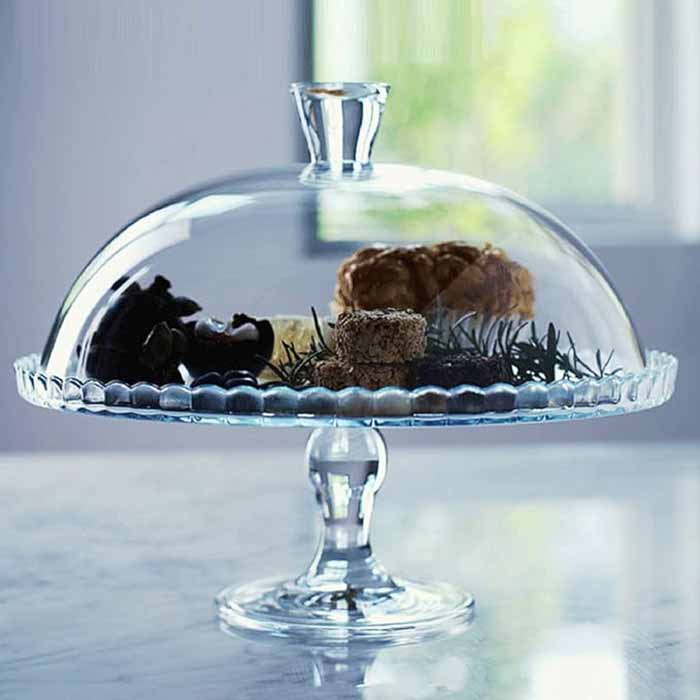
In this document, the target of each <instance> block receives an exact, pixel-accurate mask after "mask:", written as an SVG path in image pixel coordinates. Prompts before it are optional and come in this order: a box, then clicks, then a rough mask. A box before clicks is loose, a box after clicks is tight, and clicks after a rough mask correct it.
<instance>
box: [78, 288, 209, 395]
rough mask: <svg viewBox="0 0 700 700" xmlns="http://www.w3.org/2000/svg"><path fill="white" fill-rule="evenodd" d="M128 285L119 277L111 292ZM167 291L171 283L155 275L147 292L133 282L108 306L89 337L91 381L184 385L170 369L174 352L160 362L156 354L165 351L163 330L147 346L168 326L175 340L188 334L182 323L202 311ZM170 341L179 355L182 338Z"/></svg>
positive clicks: (190, 301) (176, 373)
mask: <svg viewBox="0 0 700 700" xmlns="http://www.w3.org/2000/svg"><path fill="white" fill-rule="evenodd" d="M126 281H127V280H126V279H125V278H120V279H119V280H117V281H116V282H115V283H114V284H113V285H112V289H113V290H114V291H116V290H118V289H119V288H120V287H121V286H123V285H124V284H125V283H126ZM169 290H170V281H169V280H167V279H166V278H165V277H162V276H161V275H157V276H156V278H155V279H154V280H153V282H152V283H151V285H150V286H149V287H146V288H145V289H142V288H141V286H140V285H139V283H138V282H134V283H133V284H131V285H129V286H128V287H127V288H126V289H125V290H124V291H123V292H122V293H121V294H120V295H119V296H118V297H117V298H116V299H115V300H114V301H112V303H110V305H109V307H108V308H107V311H106V312H105V314H104V316H103V317H102V319H101V320H100V322H99V324H98V326H97V329H96V330H95V332H94V334H93V335H92V337H91V338H90V346H89V349H88V351H87V357H86V358H85V372H86V374H87V376H89V377H92V378H94V379H99V380H101V381H103V382H107V381H110V380H113V379H119V380H121V381H123V382H127V383H130V384H133V383H136V382H139V381H147V382H153V383H156V384H158V383H161V382H160V380H161V379H162V378H163V377H164V376H167V381H169V382H181V381H182V379H181V377H180V375H179V372H177V371H176V369H175V370H174V369H173V366H172V363H173V362H174V359H175V355H173V354H172V348H171V354H170V355H168V356H167V358H160V357H158V358H156V357H155V355H154V354H153V352H154V347H155V345H157V346H158V347H159V348H162V347H165V346H167V341H163V339H164V338H165V335H166V333H165V331H164V330H163V328H162V327H161V328H160V330H158V331H156V335H155V336H154V338H151V344H149V346H148V347H144V344H145V343H146V341H147V339H148V338H149V336H150V335H151V334H152V333H153V332H154V330H155V328H156V326H159V324H165V327H167V328H168V329H169V330H170V332H171V335H172V333H174V332H175V331H178V333H181V334H183V336H184V335H186V334H185V325H184V323H183V321H182V318H183V317H187V316H191V315H192V314H195V313H196V312H197V311H199V310H200V307H199V305H198V304H197V303H196V302H195V301H192V299H188V298H187V297H176V296H173V295H172V294H171V293H170V291H169ZM161 341H163V342H161ZM171 342H174V345H173V347H176V351H175V352H176V353H180V352H181V351H182V339H181V338H180V336H179V335H178V336H177V338H176V340H174V341H173V340H172V338H171ZM154 344H155V345H154ZM168 363H170V364H169V365H168ZM166 366H167V369H166ZM171 370H172V371H171Z"/></svg>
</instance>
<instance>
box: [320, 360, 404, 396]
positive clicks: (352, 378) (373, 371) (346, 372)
mask: <svg viewBox="0 0 700 700" xmlns="http://www.w3.org/2000/svg"><path fill="white" fill-rule="evenodd" d="M314 377H315V380H316V384H317V385H318V386H323V387H326V388H327V389H332V390H334V391H340V390H341V389H347V388H348V387H351V386H359V387H363V388H364V389H372V390H374V389H382V388H383V387H386V386H399V387H407V386H408V385H409V379H410V367H409V365H407V364H377V363H358V364H356V365H347V364H345V363H344V362H342V361H341V360H337V359H334V360H323V361H321V362H319V363H318V364H317V365H316V366H315V368H314Z"/></svg>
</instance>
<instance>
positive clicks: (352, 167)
mask: <svg viewBox="0 0 700 700" xmlns="http://www.w3.org/2000/svg"><path fill="white" fill-rule="evenodd" d="M291 93H292V95H293V96H294V100H295V102H296V105H297V110H298V112H299V119H300V120H301V128H302V130H303V132H304V136H305V137H306V143H307V145H308V147H309V155H310V157H311V163H312V165H313V168H314V170H316V171H317V172H320V171H328V172H330V173H331V174H341V173H343V172H354V173H357V172H362V171H365V170H368V169H370V168H371V163H370V159H371V156H372V146H373V145H374V140H375V138H376V137H377V132H378V131H379V124H380V122H381V119H382V113H383V112H384V105H385V104H386V98H387V95H388V94H389V86H388V85H387V84H386V83H292V86H291Z"/></svg>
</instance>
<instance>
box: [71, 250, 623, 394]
mask: <svg viewBox="0 0 700 700" xmlns="http://www.w3.org/2000/svg"><path fill="white" fill-rule="evenodd" d="M112 289H113V291H114V292H115V299H114V301H113V302H112V303H110V304H108V306H107V309H106V311H105V313H104V314H103V315H102V317H101V319H100V320H99V323H98V324H97V327H96V329H95V331H94V333H93V335H92V337H91V339H90V343H89V350H88V352H87V353H86V357H85V360H84V361H85V365H84V366H85V373H86V374H87V375H88V376H89V377H91V378H94V379H99V380H101V381H104V382H108V381H111V380H120V381H123V382H129V383H132V384H133V383H136V382H151V383H153V384H157V385H163V384H186V385H189V386H191V387H197V386H203V385H214V386H219V387H222V388H225V389H230V388H233V387H237V386H250V387H258V388H267V387H271V386H288V387H290V388H292V389H304V388H307V387H309V386H320V387H325V388H327V389H331V390H335V391H339V390H342V389H345V388H348V387H362V388H364V389H370V390H376V389H381V388H384V387H400V388H409V389H410V388H416V387H421V386H437V387H444V388H453V387H457V386H460V385H465V384H469V385H475V386H478V387H486V386H489V385H491V384H496V383H507V384H514V385H518V384H522V383H524V382H527V381H541V382H553V381H555V380H556V379H561V378H569V379H573V378H577V379H580V378H583V377H593V378H597V379H600V378H602V377H604V376H609V375H613V374H615V373H617V372H619V371H620V369H619V368H617V367H615V366H614V364H613V356H614V349H611V350H610V351H609V353H608V354H607V355H605V357H603V354H602V352H601V350H597V351H596V352H595V362H594V363H593V364H591V363H589V362H585V361H584V360H583V359H582V358H581V357H580V355H579V353H578V350H577V347H576V344H575V341H574V339H573V338H572V337H571V335H569V334H568V333H566V332H564V337H562V331H561V330H560V329H557V328H556V327H555V326H554V324H552V323H549V325H548V327H547V328H546V329H545V331H544V332H543V333H542V334H540V332H539V331H538V328H537V326H536V324H535V322H534V321H533V320H532V318H533V316H534V306H535V289H534V282H533V277H532V274H531V273H530V271H529V270H527V269H526V268H525V267H523V266H522V265H520V264H519V263H517V262H516V261H514V260H511V259H510V258H509V257H508V255H507V254H506V253H505V251H503V250H501V249H499V248H495V247H493V246H492V245H491V244H489V243H487V244H485V245H484V246H483V247H481V248H479V247H475V246H472V245H468V244H466V243H460V242H456V241H453V242H447V243H440V244H437V245H432V246H421V245H414V246H370V247H364V248H361V249H359V250H357V251H356V252H355V253H353V254H352V255H351V256H350V257H348V258H347V259H346V260H344V261H343V262H342V263H341V264H340V266H339V268H338V271H337V281H336V286H335V290H334V293H333V300H332V302H331V304H330V307H331V309H332V311H333V312H335V314H336V315H334V316H331V317H323V318H322V317H320V316H319V314H318V313H317V312H316V310H315V309H311V314H310V315H309V316H308V317H303V316H292V317H285V316H277V317H272V318H255V317H252V316H249V315H247V314H245V313H234V314H233V315H232V316H231V318H230V319H228V320H226V321H224V320H220V319H217V318H212V317H207V316H199V317H197V316H198V315H199V313H200V312H201V311H202V309H201V307H200V306H199V304H198V303H197V302H196V301H193V300H192V299H190V298H188V297H184V296H175V295H174V294H173V293H172V291H171V283H170V281H169V280H167V279H166V278H165V277H162V276H160V275H158V276H156V277H155V279H154V280H153V282H152V283H151V284H150V286H148V287H145V288H142V287H141V286H140V285H139V284H138V283H136V282H134V283H131V284H128V281H127V280H123V279H121V280H118V281H117V283H116V284H115V285H113V288H112Z"/></svg>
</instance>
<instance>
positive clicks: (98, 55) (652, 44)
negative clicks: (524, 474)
mask: <svg viewBox="0 0 700 700" xmlns="http://www.w3.org/2000/svg"><path fill="white" fill-rule="evenodd" d="M517 5H520V6H527V7H528V8H530V9H529V10H528V13H529V14H525V15H522V14H520V15H519V14H517V13H515V14H514V10H513V7H514V6H517ZM438 7H439V8H440V11H439V12H438V11H436V8H438ZM586 7H587V9H586V10H582V5H581V3H578V2H576V1H575V0H570V1H567V2H558V1H555V0H536V1H534V0H533V2H530V3H524V4H518V3H507V2H504V1H501V0H499V1H498V2H493V3H486V2H480V1H478V0H471V1H466V0H465V1H464V2H447V1H445V2H444V3H432V2H426V1H420V0H415V1H414V2H408V1H406V2H403V1H402V2H395V0H381V2H377V3H373V2H369V3H368V2H365V1H361V0H358V1H357V2H352V3H340V2H330V1H327V0H317V1H316V2H315V3H314V2H310V0H288V1H285V2H276V1H273V0H266V1H263V2H255V3H250V2H238V1H235V0H203V1H201V2H196V1H195V0H149V2H147V3H137V2H132V1H131V0H110V1H109V2H95V1H94V0H31V1H26V0H1V1H0V148H1V150H0V153H1V159H0V236H1V237H2V238H1V240H2V249H1V253H0V273H1V275H0V279H1V280H2V290H3V293H4V304H3V305H2V308H3V314H2V318H1V320H0V329H1V330H2V340H1V341H0V366H1V367H3V368H4V369H3V371H2V372H0V414H1V416H2V420H1V421H0V449H3V450H24V449H38V450H39V449H40V450H45V449H98V448H105V449H120V450H121V449H124V450H128V449H135V448H143V447H149V448H150V447H153V448H158V447H163V446H168V447H180V446H181V447H192V446H203V445H214V446H226V445H231V446H237V445H241V444H245V445H252V444H254V442H255V440H259V439H260V438H261V435H260V433H259V432H258V431H256V430H254V429H250V430H249V429H237V430H226V429H224V428H215V427H201V426H197V427H192V426H178V427H177V428H175V427H173V426H172V425H157V424H151V423H137V422H127V421H106V420H103V419H87V418H85V419H82V418H76V417H74V416H66V415H61V414H58V413H53V412H47V411H42V410H39V409H36V408H34V407H32V406H29V405H28V404H25V403H23V402H22V401H21V400H20V399H19V398H18V397H17V395H16V392H15V388H14V378H13V376H12V373H11V363H12V361H13V360H14V358H15V357H17V356H18V355H20V354H25V353H27V352H31V351H39V350H40V349H41V348H42V345H43V342H44V339H45V337H46V335H47V333H48V330H49V328H50V325H51V322H52V320H53V317H54V315H55V313H56V311H57V308H58V306H59V304H60V301H61V300H62V297H63V295H64V294H65V292H66V290H67V289H68V286H69V285H70V283H71V282H72V280H73V279H74V278H75V276H76V275H77V273H78V272H79V271H80V269H81V268H82V266H83V265H84V264H85V262H86V261H87V260H88V259H89V258H90V256H91V255H92V254H93V253H94V252H95V251H96V249H97V248H98V247H99V246H100V245H101V244H102V243H103V242H104V241H105V240H106V239H107V238H108V237H109V236H110V235H111V234H112V233H113V232H115V231H116V230H118V229H119V228H120V227H121V226H123V225H124V224H125V223H126V222H127V221H128V220H130V219H131V218H133V217H134V216H135V215H136V214H138V213H139V212H141V211H143V210H144V209H146V208H148V207H149V206H151V205H152V204H153V203H155V202H157V201H158V200H159V199H161V198H164V197H166V196H167V195H169V194H171V193H173V192H174V191H177V190H180V189H183V188H185V187H187V186H189V185H192V184H194V183H197V182H200V181H202V180H207V179H212V178H216V177H219V176H222V175H225V174H227V173H230V172H233V171H236V170H240V169H248V168H256V167H262V166H268V165H275V164H283V163H288V162H290V161H294V160H299V158H300V157H303V156H304V154H303V152H302V150H301V140H300V134H299V130H298V127H297V125H296V116H295V114H294V112H293V107H292V103H291V100H290V99H289V96H288V90H287V87H288V83H289V82H290V81H292V80H295V79H304V78H307V79H308V78H312V77H315V78H317V79H350V80H351V79H367V78H368V79H382V80H387V81H389V82H393V83H395V87H396V89H395V92H394V95H392V98H391V99H392V106H391V109H390V110H388V111H387V120H386V123H385V125H384V127H383V131H382V138H381V139H380V144H383V145H380V148H381V149H382V150H381V151H380V153H379V156H380V157H386V158H388V159H394V160H411V161H418V162H421V163H425V164H431V165H437V166H445V167H453V168H456V169H460V170H465V171H468V172H470V173H472V174H476V175H479V176H483V177H486V178H487V179H492V180H495V181H498V182H502V183H504V184H506V185H510V186H513V187H516V188H517V189H519V190H521V191H524V193H525V194H526V195H530V196H532V197H533V198H536V199H538V200H539V201H542V202H543V203H544V204H546V205H547V206H550V207H551V208H553V209H554V210H555V211H556V212H557V213H559V214H560V215H561V216H562V217H564V218H565V219H567V220H568V221H569V222H570V223H572V225H573V227H574V229H575V230H577V231H579V232H580V234H581V235H582V237H583V238H584V239H585V240H587V242H589V243H590V244H591V245H592V246H593V247H594V248H595V250H596V252H597V253H598V254H599V255H600V257H601V258H602V260H603V261H604V263H605V264H606V265H607V267H608V269H609V271H610V273H611V275H612V277H613V279H614V280H615V281H616V282H617V285H618V287H619V289H620V291H621V293H622V296H623V298H624V300H625V301H626V303H627V305H628V307H629V309H630V311H631V314H632V316H633V318H635V320H636V322H637V325H638V327H639V330H640V332H641V335H642V338H643V340H644V342H645V343H646V345H647V347H654V348H661V349H664V350H669V351H672V352H674V353H676V354H677V355H678V356H679V358H680V361H681V374H680V387H679V390H678V393H677V397H676V398H675V399H674V401H673V402H672V403H671V404H670V405H669V406H667V407H666V408H664V409H663V410H660V411H655V412H651V413H647V414H640V415H638V416H631V417H624V418H615V419H611V420H605V421H590V422H583V423H576V424H573V425H565V424H558V425H547V426H526V427H517V428H512V429H508V430H498V431H495V430H493V429H490V428H484V429H474V430H468V431H464V430H461V431H460V430H447V431H444V432H441V433H440V438H441V439H444V440H448V441H450V442H463V443H464V444H465V445H466V444H470V443H472V442H475V441H479V442H491V441H496V440H497V441H498V442H503V441H520V440H522V441H541V440H578V439H599V440H606V439H645V440H660V439H666V438H675V439H691V438H697V437H700V428H699V423H698V421H697V418H696V416H695V411H694V399H695V394H694V392H695V391H696V390H697V389H698V388H700V381H699V372H698V369H697V360H696V348H697V347H698V344H699V343H700V332H699V331H698V322H699V321H700V318H699V316H698V310H697V301H696V299H697V298H698V292H700V282H698V274H697V270H698V264H699V263H700V255H699V253H698V245H697V233H698V230H700V226H699V225H698V221H699V219H700V214H698V207H697V204H698V197H697V182H698V178H699V177H700V167H699V166H698V164H699V163H700V136H699V135H698V134H699V132H700V126H699V124H700V107H699V104H700V98H699V97H698V95H699V94H700V78H699V77H698V72H697V65H698V59H699V58H700V52H699V51H698V46H700V40H699V38H700V4H699V3H697V2H695V0H674V2H672V3H664V2H662V1H661V0H656V1H654V0H629V1H628V2H622V0H620V1H619V2H605V3H600V2H591V3H586ZM509 8H510V9H509ZM456 28H457V29H459V31H457V29H456ZM460 28H461V29H460ZM460 32H461V33H460ZM669 36H670V37H674V38H675V40H674V41H670V42H669ZM669 46H673V47H674V48H673V50H671V49H669V48H668V47H669ZM661 49H663V50H661ZM448 88H451V89H450V91H449V95H446V94H445V90H447V89H448ZM447 98H449V99H447ZM443 99H444V100H445V102H444V104H445V105H446V106H447V105H449V109H447V107H446V106H445V107H444V108H443V106H442V105H441V103H440V100H443ZM392 115H393V116H392ZM695 117H697V119H696V118H695ZM416 134H425V138H424V139H417V138H416ZM464 135H465V136H464ZM462 136H464V137H463V138H462ZM499 139H500V140H499ZM455 144H456V145H455ZM242 254H243V251H242ZM249 254H250V255H255V251H250V252H249ZM279 265H280V274H284V275H290V274H291V273H292V272H293V271H290V270H289V269H287V267H285V265H286V260H285V258H284V257H283V256H282V257H280V259H279ZM304 289H305V287H304V286H303V284H301V288H300V289H299V293H300V294H301V293H303V291H304ZM431 438H432V435H431V436H429V435H428V433H426V432H420V431H419V432H416V431H411V432H410V433H409V432H406V433H401V434H399V433H394V434H392V435H391V436H390V439H393V440H399V439H401V440H404V441H406V442H409V443H410V442H414V443H420V442H424V441H425V440H427V439H431ZM303 439H304V435H303V431H289V430H274V431H272V430H269V431H267V432H266V434H265V443H266V444H268V445H269V444H278V445H280V446H285V445H290V444H301V443H302V441H303Z"/></svg>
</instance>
